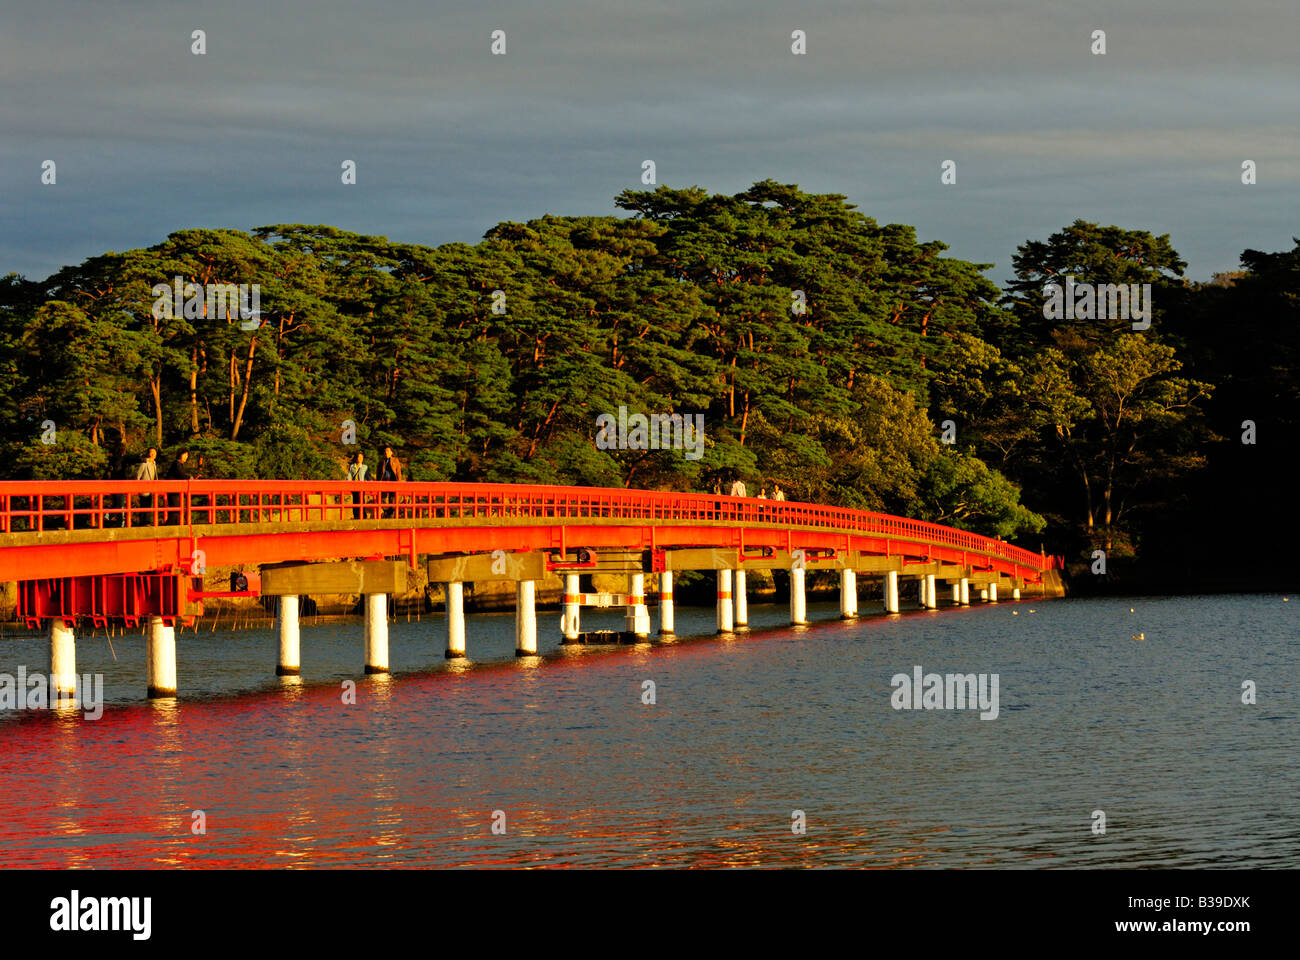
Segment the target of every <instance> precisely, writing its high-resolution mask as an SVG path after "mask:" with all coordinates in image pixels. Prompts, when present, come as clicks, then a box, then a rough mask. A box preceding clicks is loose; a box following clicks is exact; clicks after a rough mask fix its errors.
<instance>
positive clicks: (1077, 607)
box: [0, 595, 1300, 867]
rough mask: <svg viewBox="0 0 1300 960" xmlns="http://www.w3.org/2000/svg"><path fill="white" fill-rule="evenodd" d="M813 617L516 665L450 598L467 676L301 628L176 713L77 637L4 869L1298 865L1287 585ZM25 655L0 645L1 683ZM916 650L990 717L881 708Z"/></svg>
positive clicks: (1, 795)
mask: <svg viewBox="0 0 1300 960" xmlns="http://www.w3.org/2000/svg"><path fill="white" fill-rule="evenodd" d="M1130 608H1133V609H1134V610H1135V612H1133V613H1130ZM809 612H810V614H811V615H812V616H813V617H814V618H818V617H820V618H825V619H824V620H822V621H821V622H818V623H816V624H814V625H813V626H811V627H809V628H797V629H796V628H790V627H788V626H786V625H785V620H786V618H787V611H786V610H785V608H784V607H778V606H767V605H753V604H751V606H750V619H751V626H752V628H753V629H752V630H751V632H750V633H748V634H738V635H736V636H735V637H733V638H728V639H721V638H715V637H713V636H712V635H711V633H712V628H713V614H712V611H709V610H692V609H684V608H679V609H678V629H679V630H681V631H682V632H683V633H686V632H689V631H695V632H696V633H698V634H699V635H698V636H695V637H688V636H683V637H682V638H681V639H680V640H679V641H677V642H675V643H671V644H658V643H656V644H653V645H642V646H636V647H617V648H601V649H595V648H588V649H581V648H561V647H560V646H559V638H558V620H559V614H558V612H550V611H544V612H541V613H539V634H540V638H539V639H540V643H541V646H542V650H541V653H542V656H540V657H538V658H530V659H527V660H523V661H519V662H516V661H515V658H514V656H513V648H514V628H513V617H512V615H509V614H505V615H471V616H470V617H469V652H470V655H471V657H472V661H471V662H470V663H468V664H456V663H453V664H448V663H447V662H446V661H444V659H443V657H442V651H443V649H444V645H445V638H446V623H445V621H444V620H443V618H442V617H441V616H434V617H432V618H430V617H425V618H423V619H422V620H421V621H420V622H419V623H416V622H411V623H409V624H408V623H407V622H405V621H404V620H403V621H400V622H397V623H393V624H391V625H390V637H391V661H392V667H393V673H392V674H391V675H389V676H384V677H365V676H363V675H362V674H361V672H360V666H361V654H362V649H361V646H362V642H361V626H360V624H359V623H356V622H353V623H338V624H331V625H323V626H317V627H306V628H304V630H303V649H302V661H303V674H304V676H303V677H302V678H300V679H292V680H291V679H284V680H281V679H277V678H275V677H274V675H273V669H274V663H275V655H276V644H277V640H276V635H275V634H274V633H273V632H272V631H269V630H248V631H221V630H218V631H216V632H215V633H212V632H207V631H203V632H198V633H194V632H185V633H183V634H181V635H180V636H179V637H178V642H177V648H178V662H179V680H180V688H181V694H182V699H180V700H178V701H155V702H152V703H149V702H145V701H144V700H143V695H144V690H145V660H144V657H145V652H144V642H143V638H142V637H140V636H138V635H135V636H126V637H121V636H119V637H116V638H114V639H113V648H114V650H115V652H116V657H117V659H116V661H115V660H114V659H113V655H112V653H110V650H109V645H108V642H107V641H106V640H105V639H104V637H103V636H102V635H101V636H98V637H83V638H79V640H78V644H77V666H78V670H79V672H82V673H85V672H101V673H103V674H104V676H105V692H106V694H107V697H108V699H109V701H110V702H109V705H108V706H107V707H106V708H105V711H104V715H103V717H102V718H101V719H99V720H95V721H87V720H85V719H82V718H81V717H80V715H79V714H78V715H73V716H64V715H60V714H55V713H52V712H22V713H10V714H7V715H5V714H0V865H3V866H40V867H161V866H198V867H205V866H206V867H217V866H221V867H231V866H239V867H260V866H271V867H283V866H302V867H307V866H310V867H336V866H407V867H414V866H462V865H479V866H482V865H504V864H508V865H530V866H532V865H570V866H602V867H612V866H620V867H626V866H790V865H795V866H840V867H847V866H855V867H857V866H865V867H898V866H921V867H1098V866H1110V867H1115V866H1124V867H1195V866H1213V867H1284V866H1285V867H1297V866H1300V839H1297V838H1298V837H1300V799H1297V797H1298V796H1300V775H1298V774H1297V772H1296V766H1295V760H1296V756H1297V752H1298V750H1297V748H1298V745H1300V738H1298V737H1297V731H1298V730H1300V726H1298V724H1297V721H1298V720H1300V691H1298V689H1297V680H1300V644H1298V643H1297V641H1296V639H1295V638H1296V636H1297V631H1296V618H1297V617H1298V616H1300V599H1295V598H1293V599H1292V601H1291V602H1288V603H1284V602H1282V599H1281V597H1278V596H1262V595H1260V596H1211V597H1182V598H1129V599H1107V600H1054V601H1038V600H1035V601H1025V602H1021V603H1000V604H996V605H982V606H974V607H972V608H970V609H966V610H959V609H941V610H939V611H933V612H926V611H916V612H911V613H906V614H904V615H902V616H898V617H884V616H880V615H868V616H867V617H865V618H864V619H863V620H861V621H859V622H856V623H851V624H845V623H841V622H839V621H838V620H837V619H835V618H836V616H837V608H836V607H835V606H834V605H830V604H815V605H812V606H811V607H810V611H809ZM620 624H621V618H620V617H618V616H617V615H614V614H612V613H610V612H603V613H596V612H594V611H587V612H586V616H585V617H584V624H583V625H584V629H600V628H617V627H618V626H620ZM1137 633H1143V634H1145V637H1146V639H1145V640H1143V641H1136V640H1133V639H1132V636H1133V635H1134V634H1137ZM47 646H48V641H46V640H44V639H21V640H4V641H0V672H7V673H11V674H12V673H15V672H16V669H17V667H18V665H19V664H20V663H21V664H25V665H26V666H27V668H28V669H29V670H41V671H44V670H45V669H46V666H47V656H48V649H47ZM917 664H920V665H921V666H922V667H923V668H924V669H925V671H926V672H931V671H933V672H939V673H949V672H952V673H996V674H998V676H999V699H1000V704H999V707H1000V712H999V716H998V718H997V719H996V720H981V719H980V717H979V715H978V713H977V712H975V711H938V710H931V711H896V710H894V709H893V708H892V707H891V705H890V694H891V692H892V689H891V686H890V678H891V677H892V676H893V675H894V674H897V673H910V672H911V671H912V668H913V666H914V665H917ZM348 680H351V681H355V684H356V704H355V705H348V704H345V703H343V697H342V693H343V689H344V683H343V682H344V681H348ZM647 680H650V681H653V683H654V693H655V700H656V702H655V703H654V704H653V705H647V704H644V703H643V702H642V698H643V691H644V689H645V687H644V681H647ZM1245 680H1252V681H1254V683H1255V684H1256V686H1257V688H1258V693H1257V697H1258V703H1257V704H1255V705H1251V706H1248V705H1243V704H1242V702H1241V695H1242V682H1243V681H1245ZM795 810H802V811H804V814H805V816H806V821H807V832H806V833H805V834H803V835H796V834H795V833H793V832H792V830H791V824H792V812H793V811H795ZM1094 810H1103V811H1105V815H1106V832H1105V834H1104V835H1097V834H1095V833H1094V832H1093V829H1092V825H1093V822H1094V821H1093V818H1092V814H1093V811H1094ZM195 811H202V812H203V814H204V816H205V818H206V827H207V832H206V834H204V835H195V834H194V833H193V832H192V830H191V826H192V824H193V823H194V812H195ZM495 811H500V812H501V813H503V814H504V822H505V833H504V834H494V833H493V832H492V824H493V819H494V812H495ZM497 820H498V822H499V821H500V816H499V815H498V816H497Z"/></svg>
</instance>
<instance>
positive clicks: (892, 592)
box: [885, 570, 898, 613]
mask: <svg viewBox="0 0 1300 960" xmlns="http://www.w3.org/2000/svg"><path fill="white" fill-rule="evenodd" d="M885 613H898V571H897V570H887V571H885Z"/></svg>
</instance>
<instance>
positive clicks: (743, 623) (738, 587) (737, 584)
mask: <svg viewBox="0 0 1300 960" xmlns="http://www.w3.org/2000/svg"><path fill="white" fill-rule="evenodd" d="M733 580H734V586H733V588H732V592H733V593H734V594H735V595H736V629H737V630H748V629H749V597H748V596H747V595H746V594H745V571H744V570H737V571H736V573H735V577H734V578H733Z"/></svg>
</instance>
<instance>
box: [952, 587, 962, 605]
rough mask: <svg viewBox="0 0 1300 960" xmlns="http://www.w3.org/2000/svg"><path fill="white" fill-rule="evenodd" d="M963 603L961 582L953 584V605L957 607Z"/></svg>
mask: <svg viewBox="0 0 1300 960" xmlns="http://www.w3.org/2000/svg"><path fill="white" fill-rule="evenodd" d="M959 603H961V584H960V583H954V584H952V605H953V606H954V607H955V606H957V605H958V604H959Z"/></svg>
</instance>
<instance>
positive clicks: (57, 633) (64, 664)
mask: <svg viewBox="0 0 1300 960" xmlns="http://www.w3.org/2000/svg"><path fill="white" fill-rule="evenodd" d="M18 696H20V697H26V696H27V692H26V691H25V690H20V691H18ZM76 697H77V635H76V631H74V630H73V628H72V627H70V626H68V625H67V624H66V623H64V622H63V621H62V620H57V619H56V620H51V621H50V699H51V700H63V699H65V698H66V699H73V700H75V699H76Z"/></svg>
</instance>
